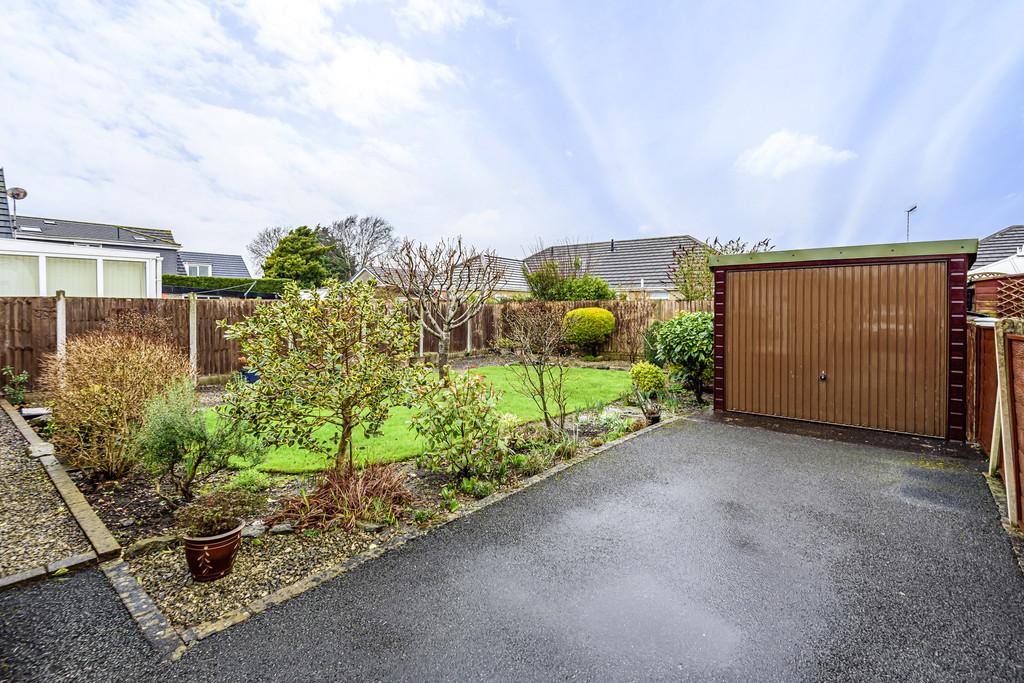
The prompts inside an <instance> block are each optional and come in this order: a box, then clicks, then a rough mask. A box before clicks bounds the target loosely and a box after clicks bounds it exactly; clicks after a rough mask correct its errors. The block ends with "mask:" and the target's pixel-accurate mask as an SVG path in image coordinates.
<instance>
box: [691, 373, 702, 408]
mask: <svg viewBox="0 0 1024 683" xmlns="http://www.w3.org/2000/svg"><path fill="white" fill-rule="evenodd" d="M693 395H694V396H696V397H697V405H699V406H702V405H704V382H702V381H701V380H699V379H697V380H694V382H693Z"/></svg>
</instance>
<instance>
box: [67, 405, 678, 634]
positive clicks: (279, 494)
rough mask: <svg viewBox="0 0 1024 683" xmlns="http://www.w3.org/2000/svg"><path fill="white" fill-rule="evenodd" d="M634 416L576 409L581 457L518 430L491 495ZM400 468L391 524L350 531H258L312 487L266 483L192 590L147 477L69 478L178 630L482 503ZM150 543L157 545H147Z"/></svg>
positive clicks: (307, 478) (307, 479)
mask: <svg viewBox="0 0 1024 683" xmlns="http://www.w3.org/2000/svg"><path fill="white" fill-rule="evenodd" d="M671 412H673V413H683V412H691V407H690V406H687V405H679V406H676V407H675V408H673V409H671ZM640 417H641V415H640V412H639V409H638V408H636V407H635V406H629V405H626V404H625V403H624V402H621V401H620V402H616V403H613V404H610V405H609V406H606V407H602V408H598V409H594V410H588V411H582V412H580V413H579V414H577V415H575V416H574V417H573V419H572V421H571V423H570V424H569V425H568V429H569V432H570V433H571V434H573V435H575V436H576V437H577V438H578V442H579V443H580V444H581V446H580V448H579V450H578V451H577V452H575V453H562V454H560V455H559V454H556V453H555V452H553V451H554V449H553V448H551V449H548V452H545V453H543V457H529V456H530V455H531V454H535V453H540V452H541V451H542V450H544V449H542V448H541V447H540V446H539V445H538V444H537V443H536V442H533V441H531V440H530V438H529V436H530V432H531V430H533V429H534V428H535V427H534V426H533V425H527V426H525V427H523V428H521V432H522V433H523V437H524V438H523V439H522V440H521V442H520V443H519V444H518V445H517V446H516V447H515V451H516V452H515V453H513V454H512V455H511V456H510V458H514V457H515V456H516V455H519V456H526V458H525V461H524V458H522V457H520V458H518V459H517V460H518V461H520V462H522V466H521V467H520V468H513V469H512V470H511V471H510V475H509V477H508V478H507V480H506V481H504V482H503V483H501V484H499V485H498V486H497V487H496V489H495V492H496V493H506V492H510V491H515V490H516V489H518V488H520V487H521V486H522V485H523V482H524V481H525V480H527V479H529V478H530V477H531V476H533V475H536V474H542V473H543V472H544V471H546V470H548V469H551V468H553V467H556V466H559V465H561V464H563V463H565V462H575V461H578V460H581V459H583V458H585V457H587V456H588V454H589V453H590V452H591V451H592V450H593V449H594V448H595V447H598V446H600V445H602V444H603V443H605V442H606V441H609V440H612V439H614V438H618V437H619V436H622V435H624V434H627V433H629V432H630V431H633V430H635V429H638V428H640V427H642V426H643V422H642V421H641V420H639V418H640ZM560 456H561V457H560ZM399 468H400V471H401V473H402V477H403V478H404V480H405V482H406V486H407V487H408V488H409V490H410V492H411V494H412V500H411V501H410V503H409V504H408V505H406V506H405V507H404V508H403V510H402V512H401V513H400V514H399V515H397V518H396V519H395V520H394V524H381V523H360V524H359V525H358V526H357V527H356V528H355V529H353V530H351V531H346V530H344V529H341V528H335V529H331V530H329V531H319V530H307V531H295V530H293V529H273V526H267V525H262V528H261V520H263V519H266V518H267V517H269V516H270V515H272V514H273V513H274V512H275V511H276V510H277V509H278V508H279V506H280V501H281V500H282V499H284V498H286V497H288V496H291V495H294V494H295V493H297V492H298V491H300V490H302V489H305V490H309V489H310V488H311V487H312V486H313V484H314V481H315V478H314V477H313V476H311V475H273V476H271V477H270V482H269V483H270V485H269V488H268V489H267V490H266V491H264V492H263V493H264V494H265V497H266V501H267V503H266V506H265V508H264V509H263V510H262V511H260V512H259V513H258V514H257V515H254V516H253V517H251V518H249V519H246V522H248V526H247V528H246V532H245V533H246V537H244V538H243V542H242V546H241V549H240V551H239V554H238V556H237V558H236V560H235V567H234V570H233V571H232V573H231V574H229V575H228V576H226V577H224V578H223V579H220V580H217V581H214V582H211V583H197V582H194V581H193V580H192V579H191V577H190V576H189V571H188V567H187V566H186V564H185V561H184V554H183V553H184V551H183V550H182V548H181V547H180V545H179V544H178V542H177V540H176V539H177V538H178V537H179V536H180V534H181V530H180V529H178V528H177V527H176V526H175V522H174V517H173V515H172V514H171V512H170V510H169V509H168V508H167V507H166V505H165V504H163V502H162V501H161V500H159V499H158V498H157V496H156V495H155V487H154V486H153V482H152V479H151V478H149V477H147V476H145V475H140V474H137V473H136V474H133V475H132V476H129V477H126V478H123V479H121V480H120V481H118V482H93V481H92V480H90V479H89V478H88V477H87V476H85V474H84V473H83V472H75V473H74V477H75V479H76V481H77V483H78V485H79V487H80V488H81V489H82V491H83V492H84V493H85V495H86V498H87V499H88V500H89V502H90V504H91V505H92V506H93V507H94V509H95V510H96V512H97V514H98V515H99V516H100V518H101V519H102V520H103V521H104V523H105V524H106V525H107V526H108V527H109V528H110V530H111V531H112V533H113V534H114V535H115V536H116V537H117V539H118V540H119V541H120V542H121V544H122V545H123V546H124V547H125V548H126V557H127V559H128V564H129V567H130V569H131V571H132V573H133V574H134V575H135V577H136V578H137V579H138V580H139V582H140V583H141V584H142V586H143V588H144V589H145V590H146V592H147V593H148V594H149V595H150V597H151V598H152V599H153V600H154V602H155V603H156V605H157V607H158V608H159V609H160V610H161V611H162V612H163V613H164V614H165V616H167V617H168V619H169V620H170V621H171V623H172V624H174V626H175V627H177V628H179V630H183V629H185V628H189V627H196V626H199V625H200V624H203V623H207V622H211V621H215V620H217V619H219V618H222V617H224V616H225V615H227V614H230V613H232V612H234V611H236V610H239V609H242V608H245V607H246V606H247V605H249V604H250V603H252V602H253V601H255V600H261V599H267V598H268V597H270V596H272V595H273V594H274V592H275V591H278V590H280V589H282V588H284V587H286V586H290V585H293V584H295V583H296V582H298V581H301V580H302V579H304V578H306V577H309V576H311V575H315V574H317V573H319V572H323V571H325V570H328V569H330V568H333V567H337V566H339V565H341V564H343V563H344V562H346V561H348V560H351V559H352V558H359V557H363V556H367V555H373V554H376V553H379V552H381V551H382V550H384V549H387V548H388V547H391V546H392V545H395V544H397V543H399V542H401V539H403V538H405V537H407V536H408V535H409V534H410V533H417V532H421V531H423V530H429V529H431V528H433V527H436V526H439V525H442V524H445V523H447V522H449V521H451V520H452V519H455V518H458V517H460V516H462V515H465V514H469V513H471V512H472V511H474V510H475V509H476V508H477V507H478V506H479V505H480V504H481V501H480V500H478V499H477V498H475V497H474V496H473V495H471V494H469V493H466V492H463V491H461V490H459V489H458V478H457V477H454V476H451V475H447V474H444V473H433V472H427V471H425V470H422V469H419V468H418V467H417V466H416V464H415V462H413V461H407V462H404V463H400V464H399ZM234 476H236V474H235V473H234V472H224V473H221V474H220V475H218V476H217V477H216V478H215V479H213V480H211V481H210V482H209V483H208V486H209V487H210V488H217V487H220V486H223V485H225V484H227V483H228V482H229V481H230V480H231V479H232V477H234ZM446 488H448V489H451V490H452V491H453V494H452V496H451V497H450V498H446V497H445V496H444V495H442V491H443V490H444V489H446ZM452 498H453V499H454V500H455V501H456V502H457V507H456V509H455V510H454V511H453V510H451V509H450V505H451V503H450V502H449V501H450V500H451V499H452ZM129 522H130V523H129ZM272 529H273V531H274V533H272V532H271V530H272ZM160 537H163V538H162V539H161V538H160ZM153 539H159V540H157V541H155V542H152V541H153ZM140 542H142V543H140ZM147 542H152V543H151V545H150V547H149V550H148V551H147V550H145V549H143V550H141V551H139V550H138V548H139V547H140V546H144V545H146V543H147ZM135 544H139V545H138V546H137V545H135ZM133 546H135V547H133Z"/></svg>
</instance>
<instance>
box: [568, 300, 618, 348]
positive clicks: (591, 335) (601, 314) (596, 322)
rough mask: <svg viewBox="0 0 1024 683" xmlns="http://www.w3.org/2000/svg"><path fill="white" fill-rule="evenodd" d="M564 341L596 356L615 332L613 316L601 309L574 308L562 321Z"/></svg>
mask: <svg viewBox="0 0 1024 683" xmlns="http://www.w3.org/2000/svg"><path fill="white" fill-rule="evenodd" d="M562 327H563V329H564V330H565V340H566V341H567V342H569V343H570V344H573V345H575V346H577V347H579V348H582V349H586V350H588V351H590V352H592V353H593V354H596V353H597V351H598V349H600V348H601V346H602V345H603V344H604V343H605V342H606V341H608V337H610V336H611V334H612V332H614V331H615V316H614V315H612V312H611V311H608V310H605V309H603V308H576V309H573V310H571V311H569V312H568V313H566V314H565V318H563V319H562Z"/></svg>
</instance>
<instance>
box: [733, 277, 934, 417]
mask: <svg viewBox="0 0 1024 683" xmlns="http://www.w3.org/2000/svg"><path fill="white" fill-rule="evenodd" d="M727 278H728V281H727V291H728V296H727V297H726V300H725V325H726V330H727V332H726V334H725V347H726V348H725V354H726V361H725V401H726V409H727V410H735V411H739V412H749V413H758V414H762V415H775V416H779V417H787V418H794V419H798V420H812V421H816V422H829V423H834V424H843V425H853V426H857V427H868V428H872V429H884V430H887V431H895V432H908V433H912V434H924V435H928V436H941V437H945V436H946V421H947V392H948V375H947V369H948V355H947V354H948V352H949V331H948V280H947V264H946V262H945V261H939V262H917V263H892V264H880V265H850V266H827V267H807V268H776V269H767V270H737V271H729V272H728V274H727ZM822 373H824V379H822Z"/></svg>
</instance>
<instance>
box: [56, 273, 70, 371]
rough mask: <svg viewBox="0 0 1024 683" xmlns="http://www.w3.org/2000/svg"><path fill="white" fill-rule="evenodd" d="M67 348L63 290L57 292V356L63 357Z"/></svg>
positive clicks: (65, 308) (66, 319)
mask: <svg viewBox="0 0 1024 683" xmlns="http://www.w3.org/2000/svg"><path fill="white" fill-rule="evenodd" d="M67 346H68V308H67V299H65V298H64V290H63V289H58V290H57V355H58V356H60V357H62V358H63V357H64V352H65V351H66V350H67Z"/></svg>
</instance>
